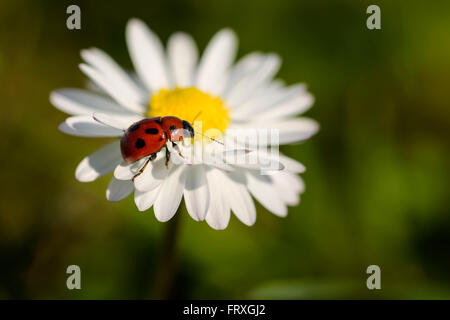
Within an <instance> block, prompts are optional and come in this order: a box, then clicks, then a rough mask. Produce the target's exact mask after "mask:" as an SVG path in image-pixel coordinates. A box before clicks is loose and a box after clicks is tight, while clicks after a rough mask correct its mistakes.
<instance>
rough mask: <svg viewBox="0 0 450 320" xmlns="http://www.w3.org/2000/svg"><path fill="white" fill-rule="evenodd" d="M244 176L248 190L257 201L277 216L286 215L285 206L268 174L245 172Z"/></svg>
mask: <svg viewBox="0 0 450 320" xmlns="http://www.w3.org/2000/svg"><path fill="white" fill-rule="evenodd" d="M246 177H247V187H248V190H249V191H250V192H251V194H252V195H253V196H254V197H255V199H256V200H258V202H259V203H261V204H262V205H263V206H264V207H265V208H266V209H267V210H269V211H270V212H272V213H274V214H276V215H277V216H281V217H284V216H286V215H287V208H286V206H285V204H284V203H283V201H282V200H281V198H280V196H279V194H278V192H277V190H276V188H275V186H274V184H272V182H271V180H270V177H269V176H263V175H258V174H255V173H253V172H247V174H246Z"/></svg>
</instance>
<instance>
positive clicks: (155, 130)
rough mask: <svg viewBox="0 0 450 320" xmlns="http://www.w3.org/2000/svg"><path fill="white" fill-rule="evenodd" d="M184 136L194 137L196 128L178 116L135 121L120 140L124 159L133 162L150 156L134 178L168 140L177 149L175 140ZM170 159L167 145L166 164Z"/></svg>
mask: <svg viewBox="0 0 450 320" xmlns="http://www.w3.org/2000/svg"><path fill="white" fill-rule="evenodd" d="M184 137H187V138H192V137H194V129H193V128H192V126H191V125H190V123H189V122H187V121H185V120H180V119H178V118H177V117H163V118H161V117H154V118H147V119H143V120H140V121H138V122H136V123H133V124H132V125H131V126H130V127H129V128H128V129H127V130H126V131H125V133H124V135H123V136H122V139H121V140H120V150H121V152H122V157H123V159H124V160H125V161H126V162H128V163H131V162H135V161H138V160H140V159H142V158H144V157H147V156H150V157H149V158H148V159H147V161H146V162H145V164H144V166H143V167H142V168H141V170H139V172H138V174H136V175H135V176H134V177H133V180H134V179H135V178H136V177H137V176H138V175H140V174H141V173H142V172H143V171H144V169H145V167H146V166H147V164H148V162H149V161H152V160H154V159H155V158H156V154H157V152H158V151H160V150H161V149H162V148H163V147H165V146H166V143H167V142H168V141H170V142H171V143H172V145H173V146H174V148H175V149H176V148H177V145H176V144H175V142H177V141H180V140H182V139H183V138H184ZM169 159H170V152H169V150H168V149H167V147H166V165H167V163H168V162H169Z"/></svg>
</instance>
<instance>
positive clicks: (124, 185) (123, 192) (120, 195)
mask: <svg viewBox="0 0 450 320" xmlns="http://www.w3.org/2000/svg"><path fill="white" fill-rule="evenodd" d="M132 191H133V183H132V182H131V181H125V180H117V179H116V178H114V177H113V178H112V179H111V181H110V182H109V185H108V188H107V189H106V199H108V200H109V201H120V200H122V199H125V198H126V197H127V196H128V195H129V194H130V193H131V192H132Z"/></svg>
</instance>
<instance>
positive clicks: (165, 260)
mask: <svg viewBox="0 0 450 320" xmlns="http://www.w3.org/2000/svg"><path fill="white" fill-rule="evenodd" d="M181 211H182V210H181V206H180V207H179V208H178V210H177V212H176V213H175V216H174V217H173V218H172V219H171V220H170V221H168V222H167V226H166V230H165V234H164V239H163V242H162V247H161V257H160V263H159V266H158V269H157V270H156V281H155V286H154V292H153V297H152V298H153V299H159V300H163V299H169V298H170V297H171V291H172V288H173V281H174V279H175V271H176V268H175V266H176V247H177V245H176V244H177V236H178V229H179V222H180V216H181Z"/></svg>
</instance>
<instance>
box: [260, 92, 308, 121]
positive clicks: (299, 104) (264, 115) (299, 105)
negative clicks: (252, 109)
mask: <svg viewBox="0 0 450 320" xmlns="http://www.w3.org/2000/svg"><path fill="white" fill-rule="evenodd" d="M313 103H314V97H313V96H312V95H311V94H309V93H303V94H300V95H297V96H296V97H294V98H292V99H289V100H287V101H284V102H281V103H280V104H277V105H273V106H272V107H270V109H269V110H267V111H263V112H261V113H258V114H257V116H256V119H265V120H273V119H277V118H287V117H292V116H295V115H298V114H301V113H303V112H305V111H306V110H308V109H309V108H310V107H311V106H312V105H313Z"/></svg>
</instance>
